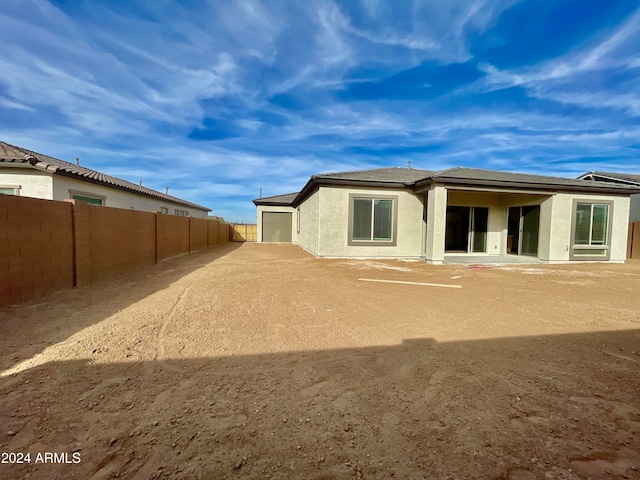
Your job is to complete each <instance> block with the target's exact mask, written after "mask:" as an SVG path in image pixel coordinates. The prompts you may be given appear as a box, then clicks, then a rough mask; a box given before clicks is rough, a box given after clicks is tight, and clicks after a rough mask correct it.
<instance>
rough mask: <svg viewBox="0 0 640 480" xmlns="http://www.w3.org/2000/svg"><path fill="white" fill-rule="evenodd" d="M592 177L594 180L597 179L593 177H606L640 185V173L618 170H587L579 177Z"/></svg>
mask: <svg viewBox="0 0 640 480" xmlns="http://www.w3.org/2000/svg"><path fill="white" fill-rule="evenodd" d="M589 177H592V178H591V179H592V180H595V178H593V177H604V178H606V179H611V180H620V181H621V182H630V183H633V184H637V185H640V175H634V174H631V173H617V172H598V171H594V172H587V173H585V174H582V175H580V176H579V177H578V178H580V179H582V178H589Z"/></svg>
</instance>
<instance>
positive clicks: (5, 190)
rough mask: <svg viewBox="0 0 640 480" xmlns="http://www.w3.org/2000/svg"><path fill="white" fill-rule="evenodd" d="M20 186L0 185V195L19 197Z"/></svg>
mask: <svg viewBox="0 0 640 480" xmlns="http://www.w3.org/2000/svg"><path fill="white" fill-rule="evenodd" d="M21 188H22V186H21V185H0V195H20V189H21Z"/></svg>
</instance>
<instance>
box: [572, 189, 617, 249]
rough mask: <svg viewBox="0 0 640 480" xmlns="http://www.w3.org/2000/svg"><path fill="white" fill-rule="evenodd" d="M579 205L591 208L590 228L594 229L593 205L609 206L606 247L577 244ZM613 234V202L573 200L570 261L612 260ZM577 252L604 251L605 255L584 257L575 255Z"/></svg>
mask: <svg viewBox="0 0 640 480" xmlns="http://www.w3.org/2000/svg"><path fill="white" fill-rule="evenodd" d="M578 205H589V206H591V207H592V208H591V219H590V225H591V227H590V228H593V205H607V206H608V207H609V212H608V217H607V241H606V242H605V243H604V245H579V244H577V243H576V213H577V211H578ZM612 232H613V200H599V199H578V198H574V199H573V205H572V207H571V238H570V245H569V260H581V261H607V260H609V259H610V258H611V233H612ZM576 250H594V251H595V250H604V252H605V253H604V255H595V254H594V255H583V254H576V253H574V252H575V251H576Z"/></svg>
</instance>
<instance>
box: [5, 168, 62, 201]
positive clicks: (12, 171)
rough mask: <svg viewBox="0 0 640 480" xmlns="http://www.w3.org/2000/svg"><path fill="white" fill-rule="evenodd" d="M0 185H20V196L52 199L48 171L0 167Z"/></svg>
mask: <svg viewBox="0 0 640 480" xmlns="http://www.w3.org/2000/svg"><path fill="white" fill-rule="evenodd" d="M0 186H20V190H19V192H20V193H19V194H18V195H20V196H21V197H31V198H42V199H45V200H51V199H53V180H52V175H51V174H50V173H45V172H40V171H37V170H33V169H27V168H17V167H2V168H0Z"/></svg>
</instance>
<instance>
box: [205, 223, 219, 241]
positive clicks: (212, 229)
mask: <svg viewBox="0 0 640 480" xmlns="http://www.w3.org/2000/svg"><path fill="white" fill-rule="evenodd" d="M207 230H208V235H207V246H209V247H215V246H216V245H220V241H219V237H218V230H220V222H219V221H217V220H209V224H208V228H207Z"/></svg>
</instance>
